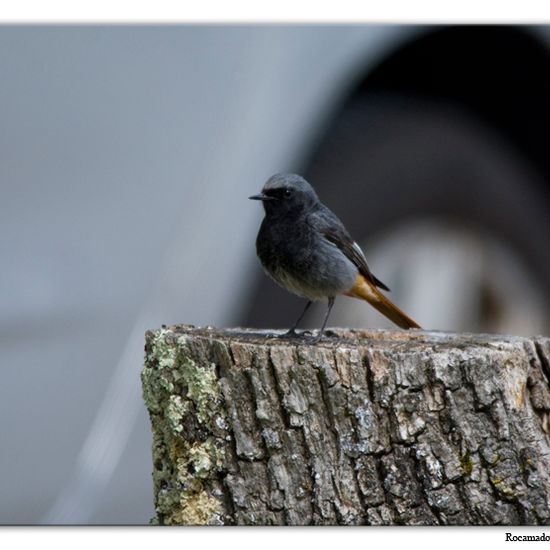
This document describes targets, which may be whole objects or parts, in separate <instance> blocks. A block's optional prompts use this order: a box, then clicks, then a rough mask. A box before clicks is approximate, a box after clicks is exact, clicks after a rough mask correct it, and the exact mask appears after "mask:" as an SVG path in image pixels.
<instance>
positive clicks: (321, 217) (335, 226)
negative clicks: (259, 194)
mask: <svg viewBox="0 0 550 550" xmlns="http://www.w3.org/2000/svg"><path fill="white" fill-rule="evenodd" d="M308 223H309V225H310V226H311V227H313V228H314V229H315V230H317V231H318V232H319V233H320V234H321V235H322V236H323V237H324V238H325V239H326V240H327V241H329V242H331V243H332V244H334V245H336V246H337V247H338V248H339V249H340V250H341V251H342V252H343V253H344V254H345V255H346V257H347V258H348V259H349V260H351V261H352V262H353V263H354V264H355V265H356V266H357V269H359V273H361V275H363V277H365V279H367V280H368V281H370V282H371V283H373V284H375V285H376V286H377V287H379V288H382V289H383V290H388V291H389V290H390V289H389V288H388V287H387V286H386V285H385V284H384V283H383V282H382V281H380V280H379V279H377V278H376V277H375V276H374V275H373V274H372V273H371V270H370V269H369V266H368V265H367V260H366V259H365V255H364V254H363V251H362V250H361V248H360V247H359V245H358V244H357V243H356V242H355V241H354V240H353V239H352V238H351V236H350V234H349V233H348V232H347V230H346V228H345V227H344V224H343V223H342V222H341V221H340V220H339V219H338V218H337V216H336V215H335V214H334V213H332V212H331V211H330V210H329V209H328V208H327V207H326V206H324V205H321V206H320V207H319V208H318V209H317V210H315V211H314V212H313V213H311V214H310V215H309V216H308Z"/></svg>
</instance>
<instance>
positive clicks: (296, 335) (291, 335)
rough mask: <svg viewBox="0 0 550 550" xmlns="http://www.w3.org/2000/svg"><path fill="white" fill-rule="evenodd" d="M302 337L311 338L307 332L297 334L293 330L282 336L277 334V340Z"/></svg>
mask: <svg viewBox="0 0 550 550" xmlns="http://www.w3.org/2000/svg"><path fill="white" fill-rule="evenodd" d="M303 336H311V332H310V331H309V330H303V331H302V332H297V331H296V329H295V328H291V329H290V330H287V331H286V332H285V333H284V334H279V338H302V337H303Z"/></svg>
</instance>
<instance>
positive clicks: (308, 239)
mask: <svg viewBox="0 0 550 550" xmlns="http://www.w3.org/2000/svg"><path fill="white" fill-rule="evenodd" d="M250 198H251V199H254V200H261V201H262V202H263V205H264V209H265V217H264V219H263V221H262V225H261V226H260V230H259V232H258V237H257V239H256V252H257V254H258V257H259V258H260V261H261V263H262V266H263V268H264V270H265V271H266V273H267V274H268V275H269V276H270V277H271V278H272V279H273V280H274V281H275V282H276V283H278V284H279V285H281V286H282V287H283V288H285V289H286V290H288V291H290V292H293V293H294V294H297V295H298V296H301V297H303V298H306V299H307V300H308V302H307V304H306V307H305V309H304V311H303V312H302V314H301V315H300V317H299V318H298V320H297V321H296V323H295V324H294V326H293V327H292V328H291V329H290V330H289V331H288V332H287V335H292V334H295V331H296V327H297V326H298V323H299V322H300V320H301V319H302V317H303V316H304V315H305V313H306V311H307V310H308V308H309V306H310V305H311V303H312V301H314V300H321V299H323V298H328V309H327V313H326V315H325V319H324V321H323V326H322V327H321V330H320V331H319V334H318V336H317V337H316V338H315V340H318V339H319V338H320V337H321V336H322V334H323V331H324V330H325V326H326V324H327V320H328V317H329V315H330V311H331V309H332V306H333V305H334V299H335V297H336V296H338V295H340V294H344V295H346V296H352V297H353V298H361V299H362V300H366V301H367V302H368V303H369V304H371V305H372V306H374V307H375V308H376V309H377V310H378V311H380V313H382V314H383V315H385V316H386V317H388V319H390V320H392V321H393V322H394V323H395V324H396V325H398V326H399V327H401V328H406V329H408V328H420V326H419V325H418V324H417V323H415V322H414V321H413V320H412V319H411V318H410V317H408V316H407V315H405V313H403V312H402V311H401V310H400V309H399V308H398V307H397V306H395V305H394V304H392V302H390V300H388V298H386V296H384V295H383V294H382V293H381V292H380V291H379V290H378V288H377V287H379V288H382V289H384V290H389V288H388V287H387V286H386V285H385V284H384V283H382V282H381V281H379V280H378V279H377V278H376V277H375V276H374V275H373V274H372V273H371V271H370V269H369V267H368V265H367V261H366V260H365V256H364V254H363V252H362V251H361V249H360V248H359V245H358V244H357V243H356V242H354V241H353V239H352V238H351V237H350V235H349V233H348V232H347V230H346V228H345V227H344V224H343V223H342V222H341V221H340V220H339V219H338V218H337V217H336V215H335V214H333V213H332V212H331V211H330V210H329V209H328V208H327V207H326V206H325V205H324V204H323V203H322V202H321V201H320V200H319V197H317V194H316V193H315V191H314V189H313V187H312V186H311V185H310V184H309V183H308V182H307V181H306V180H305V179H304V178H302V177H300V176H298V175H296V174H275V175H274V176H272V177H271V178H269V180H268V181H267V183H266V184H265V185H264V187H263V189H262V192H261V193H260V194H259V195H254V196H252V197H250Z"/></svg>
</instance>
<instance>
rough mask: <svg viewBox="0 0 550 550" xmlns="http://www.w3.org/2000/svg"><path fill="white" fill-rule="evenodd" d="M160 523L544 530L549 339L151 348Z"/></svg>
mask: <svg viewBox="0 0 550 550" xmlns="http://www.w3.org/2000/svg"><path fill="white" fill-rule="evenodd" d="M145 351H146V357H145V367H144V369H143V372H142V382H143V395H144V399H145V402H146V405H147V408H148V410H149V413H150V417H151V423H152V432H153V482H154V494H155V506H156V516H155V517H154V518H153V520H152V522H153V523H158V524H184V525H189V524H224V525H233V524H238V525H243V524H246V525H310V524H329V525H364V524H366V525H395V524H401V525H441V524H450V525H498V524H501V525H511V524H516V525H517V524H532V525H533V524H548V523H550V438H549V432H550V421H549V419H550V386H549V380H550V339H548V338H543V337H536V338H520V337H513V336H495V335H492V336H491V335H473V334H448V333H440V332H420V331H407V332H405V331H395V332H390V331H359V330H344V329H334V330H330V331H328V332H327V336H326V337H324V338H323V339H322V340H321V341H320V342H319V343H317V344H311V343H308V341H307V339H304V338H293V339H291V338H286V339H284V338H273V337H271V336H270V335H269V334H267V333H266V332H261V331H252V330H242V329H235V330H217V329H213V328H194V327H192V326H184V325H176V326H171V327H163V328H162V329H160V330H154V331H149V332H147V334H146V348H145Z"/></svg>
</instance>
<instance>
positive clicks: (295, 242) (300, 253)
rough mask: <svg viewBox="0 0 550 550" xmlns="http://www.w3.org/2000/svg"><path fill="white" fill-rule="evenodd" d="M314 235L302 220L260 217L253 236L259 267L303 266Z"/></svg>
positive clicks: (275, 269)
mask: <svg viewBox="0 0 550 550" xmlns="http://www.w3.org/2000/svg"><path fill="white" fill-rule="evenodd" d="M313 238H314V234H313V231H312V230H311V228H310V227H309V226H308V225H307V224H306V223H305V222H304V221H294V222H293V223H288V222H285V221H279V220H271V219H269V218H267V217H266V218H264V220H263V222H262V224H261V226H260V230H259V232H258V237H257V239H256V252H257V254H258V257H259V259H260V261H261V262H262V265H263V267H264V268H265V269H266V271H268V272H270V273H275V272H278V271H279V270H281V269H284V270H285V271H288V272H291V273H293V272H295V271H298V272H299V271H300V270H301V269H306V266H305V264H306V262H307V260H308V257H309V255H310V252H309V251H310V250H311V246H312V244H313Z"/></svg>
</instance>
